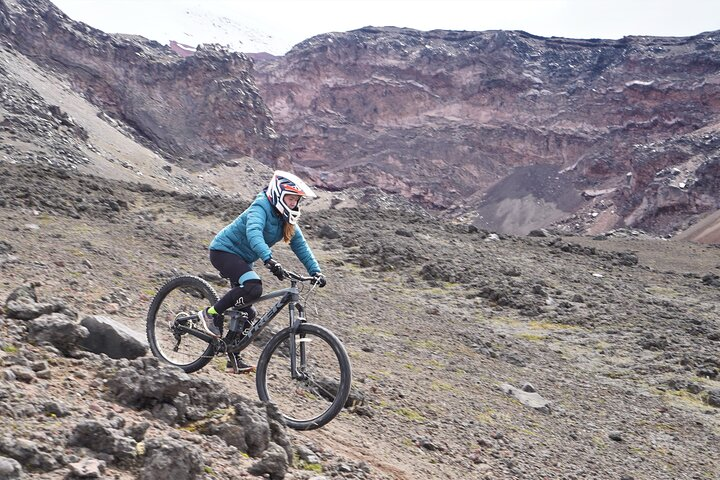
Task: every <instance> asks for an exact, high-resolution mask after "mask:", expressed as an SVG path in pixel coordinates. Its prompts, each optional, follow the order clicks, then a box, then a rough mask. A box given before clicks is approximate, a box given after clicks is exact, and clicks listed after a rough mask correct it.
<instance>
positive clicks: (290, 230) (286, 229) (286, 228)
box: [283, 222, 295, 243]
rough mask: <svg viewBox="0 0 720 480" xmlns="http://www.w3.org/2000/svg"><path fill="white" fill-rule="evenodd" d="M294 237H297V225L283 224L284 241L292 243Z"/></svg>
mask: <svg viewBox="0 0 720 480" xmlns="http://www.w3.org/2000/svg"><path fill="white" fill-rule="evenodd" d="M293 235H295V225H293V224H292V223H289V222H285V223H283V241H284V242H285V243H288V242H290V239H291V238H292V237H293Z"/></svg>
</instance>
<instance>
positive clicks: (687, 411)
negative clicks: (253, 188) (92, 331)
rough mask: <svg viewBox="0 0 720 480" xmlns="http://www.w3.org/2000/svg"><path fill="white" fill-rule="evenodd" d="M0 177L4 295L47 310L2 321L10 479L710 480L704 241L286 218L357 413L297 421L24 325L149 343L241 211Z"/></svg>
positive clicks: (339, 209)
mask: <svg viewBox="0 0 720 480" xmlns="http://www.w3.org/2000/svg"><path fill="white" fill-rule="evenodd" d="M0 171H1V175H0V178H1V179H2V180H1V181H2V185H1V187H2V188H0V218H2V229H0V255H1V256H2V257H1V258H0V270H1V271H2V280H1V281H0V298H1V299H6V298H8V296H10V295H11V293H12V292H14V291H15V290H16V289H17V288H18V287H21V286H23V285H28V284H31V283H33V284H35V288H34V291H35V295H36V297H37V301H36V303H37V304H40V305H43V304H44V305H45V306H44V307H42V308H40V309H39V310H38V309H36V310H38V311H39V312H45V313H46V314H45V315H41V316H40V317H38V318H35V319H32V320H27V319H23V318H17V317H18V316H20V317H23V316H32V315H29V314H28V315H23V314H18V310H17V309H16V308H15V307H13V306H12V303H11V302H7V303H6V305H5V307H4V311H3V314H2V315H1V316H0V329H1V331H2V335H1V336H0V338H1V339H2V340H1V341H2V345H0V349H1V352H0V362H1V366H0V378H1V379H2V380H0V381H1V382H2V389H0V390H1V391H2V398H0V415H2V417H3V419H2V423H1V425H2V428H1V431H0V457H5V458H4V459H0V469H2V468H4V469H5V470H2V471H3V472H6V473H5V474H6V475H7V476H8V477H9V478H17V474H16V473H7V472H13V471H15V472H18V471H19V470H18V468H22V472H23V475H24V477H22V478H48V479H49V478H66V477H69V478H82V475H84V473H83V472H84V471H86V470H87V471H92V468H97V469H101V468H103V469H104V471H105V474H104V475H105V477H107V478H169V477H162V476H161V474H159V473H158V472H159V471H161V470H162V469H163V468H167V465H169V464H170V463H168V462H169V458H173V459H174V461H177V462H178V464H179V465H180V467H179V469H178V472H174V473H173V476H174V477H176V478H203V477H204V478H236V477H243V476H252V473H249V472H254V473H255V474H261V473H262V472H263V471H265V472H266V475H270V476H272V477H274V478H282V477H283V476H284V478H378V479H383V478H387V479H390V478H392V479H414V478H418V479H419V478H497V479H505V478H518V479H519V478H523V479H525V478H527V479H541V478H542V479H550V478H553V479H555V478H565V479H572V478H616V479H621V478H624V479H630V478H633V479H679V478H688V479H690V478H708V479H717V478H720V474H718V472H720V463H719V462H718V458H717V455H716V452H717V442H718V438H719V437H720V417H719V416H718V412H720V381H719V378H718V374H719V373H720V357H719V356H718V345H720V343H719V342H720V325H719V324H718V320H717V318H718V302H717V298H718V293H719V290H718V289H719V288H720V276H719V275H720V257H719V256H718V253H719V250H718V248H717V247H713V246H700V245H695V244H690V243H682V242H673V241H667V240H658V239H653V238H651V237H648V236H646V235H643V234H642V233H641V232H630V231H617V232H613V233H611V234H606V235H602V236H598V237H595V238H588V237H567V238H561V237H556V236H553V235H551V234H548V233H547V232H542V231H539V232H533V235H537V236H529V237H513V236H502V235H501V236H498V235H496V234H492V233H489V232H484V231H481V230H477V229H476V228H474V227H471V226H467V225H458V224H448V223H442V222H439V221H437V220H435V219H433V218H432V217H430V216H429V215H426V214H423V213H422V212H421V211H411V210H408V209H403V210H397V209H396V210H393V209H392V208H390V207H391V206H392V205H397V204H395V203H392V202H386V201H384V200H383V199H382V198H380V197H374V199H373V201H372V202H370V201H369V200H367V199H361V198H356V199H355V200H354V201H351V199H346V200H341V199H339V197H337V196H336V197H335V200H334V201H332V202H327V203H329V204H332V205H333V206H334V207H333V208H316V209H315V210H314V211H310V212H307V213H306V215H305V216H304V217H303V219H302V220H303V225H304V228H305V233H306V236H307V237H308V239H309V241H310V243H311V245H312V246H313V248H314V250H315V252H316V254H317V256H318V258H319V260H320V262H321V264H322V265H323V269H324V271H325V272H326V273H327V276H328V279H329V284H328V286H327V287H326V288H325V289H323V290H321V291H320V292H319V294H318V295H314V296H313V298H312V299H311V303H310V305H309V309H308V311H309V312H310V317H311V321H314V322H317V323H320V324H322V325H325V326H327V327H329V328H330V329H332V330H333V331H334V332H336V333H337V334H338V335H339V337H340V338H341V339H342V340H343V342H344V343H345V345H346V347H347V349H348V352H349V354H350V356H351V359H352V362H353V369H354V387H355V390H356V392H355V394H356V395H358V397H359V398H363V399H364V405H362V406H361V408H356V409H354V410H353V411H344V412H343V413H341V415H340V416H339V417H338V418H336V419H335V420H334V421H333V422H331V423H330V424H329V425H327V426H326V427H324V428H323V429H320V430H318V431H315V432H307V433H298V432H293V431H288V430H285V429H284V428H281V427H279V426H277V423H276V421H275V420H274V416H273V414H272V410H271V411H270V412H268V411H267V410H266V409H265V407H264V406H262V405H258V404H255V403H254V400H253V399H256V398H257V397H256V394H255V392H254V381H253V380H254V378H253V377H252V376H234V375H231V374H228V373H226V372H225V371H224V368H223V367H224V365H223V362H222V361H220V360H218V362H214V363H211V365H209V366H208V367H206V368H205V369H204V370H202V371H201V372H198V373H196V374H193V375H190V376H185V375H180V374H179V372H177V371H174V370H172V369H168V368H161V367H160V366H159V365H157V364H156V363H155V362H153V360H152V359H151V358H147V357H145V358H141V359H138V360H133V361H130V360H112V359H109V358H107V357H102V356H97V355H95V354H91V353H87V352H82V351H81V350H78V349H77V348H70V347H67V348H60V347H58V346H57V344H56V346H55V347H48V346H43V345H44V344H43V337H38V335H39V334H38V326H37V325H35V323H38V322H39V324H40V325H43V324H44V323H43V322H51V320H50V317H52V318H55V319H56V320H57V319H58V318H63V319H64V320H65V321H66V323H70V324H76V323H78V322H79V321H80V320H81V319H83V318H85V317H86V316H88V315H104V316H107V317H110V318H112V319H115V320H117V321H119V322H121V323H123V324H125V325H127V326H129V327H131V328H133V329H135V330H136V331H138V332H143V331H144V318H145V315H146V312H147V307H148V305H149V302H150V300H151V298H152V295H153V293H154V292H155V290H156V289H157V288H158V287H159V286H160V285H161V284H162V283H163V282H164V281H165V280H166V279H167V278H169V277H170V276H172V275H173V274H175V273H191V274H196V275H205V276H207V277H208V278H212V275H208V274H212V273H213V272H212V268H211V267H210V265H209V262H208V260H207V257H206V245H207V243H208V242H209V240H210V239H211V238H212V236H213V235H214V233H215V232H216V231H217V230H218V229H219V228H221V227H222V226H223V225H224V224H225V222H227V221H228V220H229V219H230V218H232V217H233V215H234V214H235V213H237V212H239V211H241V210H242V208H243V207H244V205H245V203H243V201H239V200H237V199H231V198H230V197H222V196H211V195H205V196H198V195H193V194H177V193H175V194H172V193H168V192H166V191H164V190H159V189H155V188H151V187H140V186H139V185H138V184H131V183H124V182H120V181H114V180H104V179H102V178H91V177H88V176H84V175H80V174H77V173H69V172H68V171H66V170H60V171H58V170H55V169H52V168H46V167H40V166H38V165H33V166H30V165H27V164H20V163H18V164H14V165H13V164H10V163H7V162H3V163H2V164H1V165H0ZM321 196H323V197H325V200H326V201H327V200H328V199H327V197H329V196H330V197H331V195H329V194H327V193H323V194H322V195H321ZM363 200H365V201H367V202H368V205H369V206H372V207H373V208H366V207H357V205H362V203H363ZM321 203H322V202H321ZM345 206H347V208H344V207H345ZM276 251H277V255H278V256H279V257H280V259H281V261H283V263H287V264H288V265H293V266H295V267H298V265H297V264H296V262H295V260H294V258H293V257H292V255H291V254H290V255H289V252H288V249H287V248H283V247H280V248H277V249H276ZM265 277H266V278H265V281H266V285H267V288H273V287H279V286H280V284H279V282H277V281H275V280H274V279H271V278H268V277H267V275H266V276H265ZM216 288H217V289H218V290H220V291H222V290H223V288H224V287H223V286H222V285H221V284H216ZM18 295H20V294H18V293H16V294H15V295H13V296H11V300H12V299H13V297H16V296H18ZM33 302H35V300H33ZM30 303H32V302H30ZM33 322H35V323H33ZM51 323H52V322H51ZM275 323H276V325H275V327H279V326H280V325H281V324H282V321H281V320H276V321H275ZM60 343H61V346H62V342H60ZM45 345H46V344H45ZM256 354H257V352H256V351H255V350H253V351H251V352H248V355H247V357H248V358H249V359H253V358H256ZM128 379H130V380H131V381H128ZM132 380H134V381H132ZM138 385H140V386H138ZM158 391H160V392H161V393H157V392H158ZM159 399H162V401H161V400H159ZM166 404H167V405H172V406H173V407H174V408H175V410H173V409H172V408H171V407H166V406H163V405H166ZM188 405H190V406H192V407H193V408H192V409H190V410H188V408H187V407H188ZM168 409H169V410H168ZM168 411H170V412H171V413H170V414H169V413H168ZM243 412H244V413H243ZM243 415H245V417H247V418H250V417H252V418H258V417H259V418H263V419H265V420H264V423H262V425H264V426H263V427H262V428H263V429H264V431H265V432H266V435H265V436H264V437H261V438H264V439H265V440H257V439H254V437H252V436H250V437H248V436H247V435H246V436H244V437H243V438H244V439H245V440H244V441H245V444H243V442H238V441H237V439H234V440H233V439H230V438H228V437H226V438H224V439H223V438H219V437H218V436H216V435H213V434H216V433H217V432H218V430H217V428H216V426H217V425H223V426H224V428H230V427H229V426H232V425H235V426H237V425H241V426H240V427H237V428H246V427H242V425H245V426H246V425H247V423H243ZM248 438H250V439H251V440H250V442H249V443H250V445H257V443H258V442H259V443H260V444H261V446H260V447H258V446H255V447H251V446H250V445H248V440H247V439H248ZM263 447H264V448H263ZM288 453H290V454H291V455H290V456H291V457H294V459H295V461H294V463H293V464H292V465H291V466H289V467H284V466H283V465H285V464H284V463H283V461H282V460H281V459H282V458H287V457H288ZM263 462H264V463H263ZM273 462H274V463H273ZM285 463H287V462H285ZM258 464H259V465H260V466H258ZM268 465H269V466H268ZM163 466H164V467H163ZM263 468H264V469H265V470H263ZM285 468H287V470H285ZM13 469H15V470H13ZM83 469H86V470H83ZM166 471H167V470H166ZM71 472H74V473H71ZM179 472H182V473H179ZM13 475H15V476H13ZM73 475H74V477H73Z"/></svg>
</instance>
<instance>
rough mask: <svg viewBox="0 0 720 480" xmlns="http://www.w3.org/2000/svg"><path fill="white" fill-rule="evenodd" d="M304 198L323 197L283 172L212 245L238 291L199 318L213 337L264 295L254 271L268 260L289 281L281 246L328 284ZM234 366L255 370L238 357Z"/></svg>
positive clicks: (251, 314) (251, 312)
mask: <svg viewBox="0 0 720 480" xmlns="http://www.w3.org/2000/svg"><path fill="white" fill-rule="evenodd" d="M303 197H308V198H316V197H317V196H316V195H315V193H314V192H313V191H312V189H311V188H310V187H309V186H308V185H307V184H306V183H305V182H303V181H302V180H301V179H300V178H299V177H297V176H296V175H294V174H292V173H289V172H284V171H281V170H277V171H275V172H274V173H273V176H272V178H271V179H270V183H269V184H268V186H267V188H265V189H264V190H263V191H262V192H260V193H258V195H257V196H256V197H255V200H254V201H253V202H252V204H251V205H250V206H249V207H248V208H247V209H246V210H245V211H244V212H243V213H241V214H240V216H238V217H237V218H236V219H235V220H234V221H233V222H232V223H230V224H229V225H227V226H226V227H225V228H223V229H222V230H221V231H220V232H219V233H218V234H217V235H216V236H215V238H214V239H213V241H212V242H211V243H210V263H212V265H213V266H214V267H215V268H216V269H217V270H218V271H219V272H220V275H221V276H222V277H224V278H228V279H229V280H230V284H231V285H232V288H231V289H230V291H228V292H227V293H226V294H225V295H224V296H223V297H222V298H221V299H220V300H218V301H217V303H215V304H214V305H212V306H211V307H208V308H204V309H202V310H200V311H199V312H198V313H197V315H198V317H199V318H200V320H201V323H202V325H203V328H204V329H205V330H206V331H207V332H208V333H209V334H211V335H213V336H216V337H219V336H220V334H221V330H220V326H221V325H222V320H220V319H221V317H220V314H222V313H223V312H224V311H225V310H227V309H228V308H230V307H232V306H233V305H235V304H243V303H248V302H251V301H253V300H255V299H257V298H259V297H260V296H261V295H262V281H261V280H260V276H259V275H258V274H257V273H256V272H255V270H254V269H253V266H254V265H253V263H254V262H255V261H256V260H258V259H259V260H262V261H263V263H264V264H265V266H266V267H267V268H268V269H269V270H270V272H271V273H272V274H273V275H275V276H276V277H277V278H279V279H280V280H282V279H284V276H285V271H284V269H283V267H282V265H280V263H279V262H277V261H276V260H274V259H273V256H272V250H271V249H270V247H272V246H273V245H274V244H275V243H277V242H279V241H280V240H283V241H285V243H289V244H290V248H291V249H292V251H293V252H294V253H295V255H297V257H298V259H299V260H300V261H301V262H302V264H303V265H304V266H305V269H306V270H307V272H308V274H310V275H311V276H314V277H315V282H316V283H317V284H318V286H319V287H324V286H325V283H326V281H325V277H324V276H323V274H322V272H321V271H320V265H319V264H318V262H317V260H316V259H315V256H314V255H313V253H312V250H310V247H309V246H308V244H307V242H306V241H305V237H304V236H303V234H302V231H301V230H300V227H299V226H298V224H297V221H298V218H299V217H300V201H301V199H302V198H303ZM242 311H244V312H246V313H247V314H248V322H249V321H251V320H252V319H253V318H254V317H255V315H256V311H255V309H254V308H253V307H252V306H249V307H246V308H243V309H242ZM246 325H247V323H246ZM232 360H235V362H237V363H236V365H238V366H239V367H240V368H239V371H243V372H247V371H250V370H253V369H254V368H253V367H252V366H250V365H247V364H245V363H244V362H242V360H240V359H239V357H238V356H237V354H235V358H234V359H233V358H231V359H230V360H229V361H228V366H230V362H231V361H232Z"/></svg>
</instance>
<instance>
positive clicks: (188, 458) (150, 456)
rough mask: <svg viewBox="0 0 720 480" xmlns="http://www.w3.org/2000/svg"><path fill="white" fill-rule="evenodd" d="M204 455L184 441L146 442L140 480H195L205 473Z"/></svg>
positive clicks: (170, 439) (161, 440)
mask: <svg viewBox="0 0 720 480" xmlns="http://www.w3.org/2000/svg"><path fill="white" fill-rule="evenodd" d="M203 466H204V463H203V455H202V452H201V451H200V449H199V448H198V447H196V446H195V445H192V444H190V443H188V442H186V441H184V440H180V439H172V438H167V437H161V438H152V439H150V440H148V441H147V442H145V461H144V462H143V467H142V471H141V472H140V480H157V479H161V478H167V479H173V480H195V479H197V478H200V476H201V475H202V473H203Z"/></svg>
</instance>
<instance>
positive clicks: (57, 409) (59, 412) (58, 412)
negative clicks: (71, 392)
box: [43, 400, 70, 417]
mask: <svg viewBox="0 0 720 480" xmlns="http://www.w3.org/2000/svg"><path fill="white" fill-rule="evenodd" d="M43 412H45V413H46V414H48V415H55V416H56V417H67V416H68V415H70V409H69V408H68V407H67V406H66V405H65V404H64V403H62V402H60V401H56V400H50V401H47V402H45V405H43Z"/></svg>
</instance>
